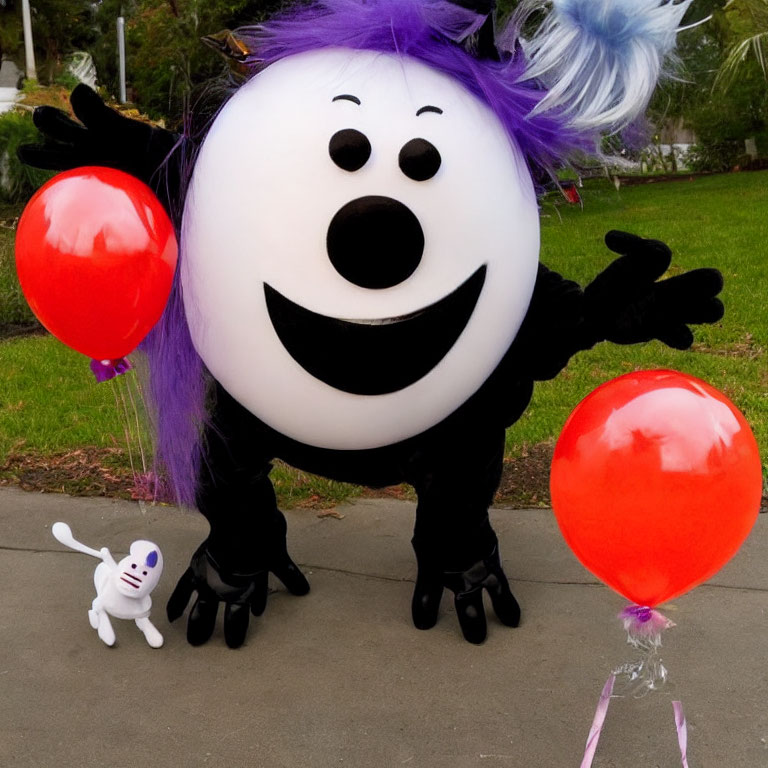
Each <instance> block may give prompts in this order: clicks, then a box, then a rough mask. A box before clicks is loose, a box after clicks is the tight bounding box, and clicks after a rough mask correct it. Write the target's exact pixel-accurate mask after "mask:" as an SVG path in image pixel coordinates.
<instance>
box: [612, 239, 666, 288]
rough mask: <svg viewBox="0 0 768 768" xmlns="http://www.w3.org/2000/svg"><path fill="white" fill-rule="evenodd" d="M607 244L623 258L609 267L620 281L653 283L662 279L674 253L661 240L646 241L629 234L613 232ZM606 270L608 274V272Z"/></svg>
mask: <svg viewBox="0 0 768 768" xmlns="http://www.w3.org/2000/svg"><path fill="white" fill-rule="evenodd" d="M605 244H606V245H607V246H608V248H610V249H611V250H612V251H613V252H614V253H618V254H620V255H621V256H623V258H621V259H617V260H616V261H614V262H613V264H611V265H610V266H609V267H608V270H612V272H613V275H612V276H615V277H616V278H618V279H621V280H622V282H623V281H624V280H627V281H634V280H639V281H646V282H653V281H654V280H656V279H658V278H659V277H661V276H662V275H663V274H664V273H665V272H666V271H667V269H669V265H670V263H671V261H672V251H671V250H670V249H669V247H668V246H667V245H666V243H663V242H661V240H646V239H645V238H643V237H638V236H637V235H632V234H630V233H629V232H620V231H618V230H615V229H614V230H611V231H610V232H608V234H607V235H606V236H605ZM608 270H606V272H608Z"/></svg>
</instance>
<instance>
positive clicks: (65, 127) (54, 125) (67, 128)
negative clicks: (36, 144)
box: [32, 107, 88, 144]
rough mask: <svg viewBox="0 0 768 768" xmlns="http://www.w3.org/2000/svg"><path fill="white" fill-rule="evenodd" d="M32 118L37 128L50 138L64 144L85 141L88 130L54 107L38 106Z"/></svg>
mask: <svg viewBox="0 0 768 768" xmlns="http://www.w3.org/2000/svg"><path fill="white" fill-rule="evenodd" d="M32 120H33V122H34V124H35V125H36V126H37V129H38V130H39V131H40V132H41V133H44V134H45V135H46V136H48V137H49V138H51V139H55V140H56V141H61V142H64V143H65V144H77V143H79V142H81V141H85V139H86V137H87V135H88V131H87V130H86V129H85V128H83V126H82V125H80V123H76V122H75V121H74V120H72V119H71V118H70V117H69V116H68V115H67V114H66V113H65V112H63V111H62V110H60V109H56V108H55V107H38V108H37V109H36V110H35V111H34V113H33V115H32Z"/></svg>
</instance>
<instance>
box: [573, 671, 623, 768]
mask: <svg viewBox="0 0 768 768" xmlns="http://www.w3.org/2000/svg"><path fill="white" fill-rule="evenodd" d="M615 682H616V676H615V675H611V676H610V677H609V678H608V680H607V681H606V683H605V685H604V686H603V692H602V693H601V694H600V699H599V700H598V702H597V709H596V710H595V717H594V720H592V727H591V728H590V729H589V736H587V748H586V751H585V752H584V759H583V760H582V761H581V768H591V767H592V760H594V757H595V751H596V750H597V742H598V741H600V734H601V733H602V732H603V723H605V716H606V715H607V714H608V705H609V704H610V703H611V694H612V693H613V684H614V683H615Z"/></svg>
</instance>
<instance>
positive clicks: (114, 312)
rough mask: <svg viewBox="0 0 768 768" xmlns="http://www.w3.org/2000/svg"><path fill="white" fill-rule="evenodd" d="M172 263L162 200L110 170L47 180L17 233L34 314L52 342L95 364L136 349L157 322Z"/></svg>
mask: <svg viewBox="0 0 768 768" xmlns="http://www.w3.org/2000/svg"><path fill="white" fill-rule="evenodd" d="M176 258H177V246H176V237H175V235H174V232H173V225H172V224H171V222H170V219H169V218H168V215H167V214H166V212H165V210H164V209H163V207H162V205H161V204H160V201H159V200H158V199H157V198H156V197H155V195H154V193H153V192H152V190H151V189H150V188H149V187H148V186H146V184H143V183H142V182H141V181H139V180H138V179H136V178H134V177H133V176H129V175H128V174H127V173H123V172H122V171H115V170H113V169H111V168H100V167H85V168H76V169H74V170H72V171H66V172H65V173H61V174H59V175H58V176H56V177H54V178H53V179H51V180H50V181H49V182H48V183H47V184H45V185H44V186H42V187H41V188H40V189H39V190H38V191H37V192H36V193H35V195H34V196H33V197H32V199H31V200H30V201H29V203H28V204H27V207H26V208H25V209H24V213H23V214H22V216H21V220H20V221H19V226H18V231H17V233H16V268H17V271H18V274H19V282H20V283H21V288H22V290H23V291H24V295H25V296H26V299H27V301H28V302H29V306H30V307H31V308H32V311H33V312H34V313H35V315H37V317H38V319H39V320H40V322H41V323H42V324H43V325H44V326H45V327H46V328H47V329H48V330H49V331H50V332H51V333H52V334H53V335H54V336H56V337H57V338H58V339H60V340H61V341H63V342H64V343H65V344H67V345H69V346H70V347H72V348H73V349H76V350H77V351H78V352H82V353H83V354H85V355H88V356H89V357H92V358H95V359H97V360H115V359H118V358H121V357H124V356H125V355H127V354H128V353H129V352H132V351H133V350H134V349H135V348H136V346H137V345H138V344H139V342H140V341H141V340H142V339H143V338H144V337H145V336H146V335H147V333H148V332H149V330H150V329H151V328H152V326H153V325H154V324H155V323H156V322H157V321H158V319H159V318H160V315H161V314H162V312H163V309H164V308H165V305H166V302H167V301H168V296H169V294H170V290H171V283H172V281H173V274H174V270H175V269H176Z"/></svg>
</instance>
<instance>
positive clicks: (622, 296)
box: [584, 230, 724, 349]
mask: <svg viewBox="0 0 768 768" xmlns="http://www.w3.org/2000/svg"><path fill="white" fill-rule="evenodd" d="M605 244H606V245H607V246H608V247H609V248H610V249H611V250H612V251H614V252H615V253H619V254H621V258H618V259H616V261H614V262H613V263H612V264H610V265H609V266H608V267H607V268H606V269H605V270H603V271H602V272H601V273H600V274H599V275H598V276H597V277H596V278H595V279H594V280H593V281H592V282H591V283H590V284H589V285H588V286H587V287H586V288H585V289H584V316H585V320H586V323H587V326H588V327H589V328H590V332H591V333H593V334H594V337H595V341H598V340H602V339H605V340H607V341H613V342H615V343H617V344H634V343H637V342H642V341H650V340H651V339H658V340H659V341H662V342H664V343H665V344H667V345H668V346H670V347H673V348H674V349H688V347H690V346H691V344H692V343H693V334H692V333H691V331H690V329H689V328H688V325H689V324H695V323H715V322H717V321H718V320H720V318H721V317H722V316H723V312H724V309H723V304H722V302H721V301H720V300H719V299H717V298H715V297H716V296H717V294H718V293H720V291H721V290H722V287H723V278H722V275H721V274H720V272H719V271H718V270H716V269H693V270H691V271H690V272H685V273H684V274H682V275H677V276H676V277H671V278H669V279H667V280H662V281H661V282H656V281H657V280H658V278H659V277H661V276H662V275H663V274H664V272H666V271H667V268H668V267H669V264H670V261H671V258H672V253H671V251H670V250H669V248H668V247H667V246H666V245H665V244H664V243H662V242H660V241H659V240H645V239H643V238H642V237H637V236H636V235H630V234H628V233H627V232H618V231H616V230H614V231H611V232H609V233H608V234H607V235H606V236H605Z"/></svg>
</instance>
